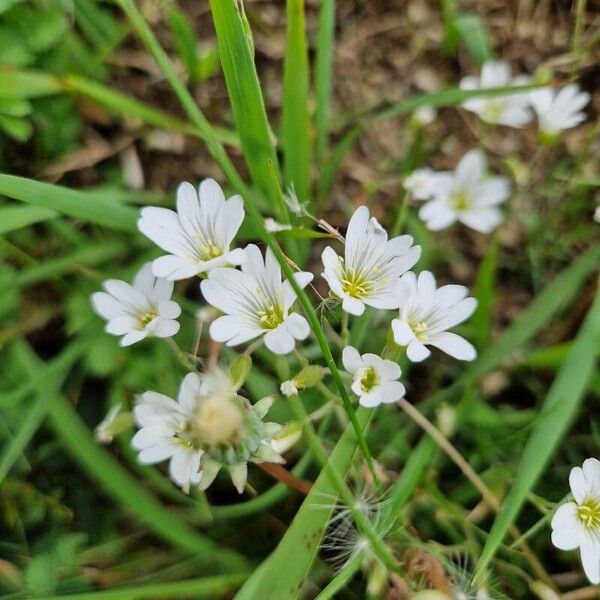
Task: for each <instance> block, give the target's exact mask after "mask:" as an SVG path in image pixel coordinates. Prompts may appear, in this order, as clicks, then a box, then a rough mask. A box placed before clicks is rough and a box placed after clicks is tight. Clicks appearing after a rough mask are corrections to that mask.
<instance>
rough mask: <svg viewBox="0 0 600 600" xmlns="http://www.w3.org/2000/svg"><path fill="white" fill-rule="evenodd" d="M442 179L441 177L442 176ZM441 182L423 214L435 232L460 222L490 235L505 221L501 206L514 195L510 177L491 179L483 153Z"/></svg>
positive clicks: (472, 155) (472, 156) (467, 156)
mask: <svg viewBox="0 0 600 600" xmlns="http://www.w3.org/2000/svg"><path fill="white" fill-rule="evenodd" d="M438 175H440V174H438ZM443 175H444V177H443V178H438V180H437V185H436V187H435V191H434V193H433V195H432V199H431V200H429V201H428V202H426V203H425V204H424V205H423V206H422V207H421V209H420V210H419V217H420V218H421V219H423V221H425V224H426V225H427V228H428V229H430V230H431V231H439V230H440V229H445V228H446V227H448V226H450V225H452V224H453V223H455V222H456V221H460V222H461V223H463V224H464V225H466V226H467V227H471V229H475V231H479V232H481V233H489V232H490V231H492V230H493V229H495V228H496V227H497V226H498V225H499V224H500V222H501V221H502V211H501V210H500V209H499V208H498V205H499V204H502V203H503V202H505V201H506V199H507V198H508V196H509V194H510V182H509V180H508V179H507V178H506V177H488V176H487V159H486V157H485V154H484V153H483V152H482V151H481V150H477V149H476V150H471V151H469V152H467V153H466V154H465V155H464V156H463V157H462V158H461V159H460V162H459V163H458V165H457V167H456V170H455V171H454V172H453V173H451V174H449V175H448V174H446V173H445V172H444V173H443Z"/></svg>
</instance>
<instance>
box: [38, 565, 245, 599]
mask: <svg viewBox="0 0 600 600" xmlns="http://www.w3.org/2000/svg"><path fill="white" fill-rule="evenodd" d="M247 577H248V574H247V573H245V572H242V573H233V574H231V575H216V576H214V577H204V578H201V579H189V580H188V581H169V582H166V583H146V584H143V585H131V586H123V587H116V588H113V589H110V590H103V591H100V592H79V593H77V594H66V595H61V596H47V597H45V600H151V599H153V598H156V600H164V599H165V598H170V599H175V598H196V599H197V600H216V598H221V597H223V598H224V597H227V598H229V597H230V596H231V593H232V592H233V591H234V590H235V589H236V588H237V587H238V586H239V585H240V584H241V583H242V582H243V581H244V580H245V579H246V578H247Z"/></svg>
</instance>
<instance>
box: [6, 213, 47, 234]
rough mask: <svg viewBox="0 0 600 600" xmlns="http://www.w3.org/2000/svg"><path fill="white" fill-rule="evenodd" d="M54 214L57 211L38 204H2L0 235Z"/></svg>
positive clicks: (43, 219)
mask: <svg viewBox="0 0 600 600" xmlns="http://www.w3.org/2000/svg"><path fill="white" fill-rule="evenodd" d="M56 216H57V213H56V212H54V211H53V210H50V209H48V208H41V207H38V206H2V207H0V235H3V234H6V233H10V232H11V231H15V230H17V229H21V228H22V227H27V226H28V225H33V224H35V223H40V222H42V221H47V220H48V219H52V218H54V217H56Z"/></svg>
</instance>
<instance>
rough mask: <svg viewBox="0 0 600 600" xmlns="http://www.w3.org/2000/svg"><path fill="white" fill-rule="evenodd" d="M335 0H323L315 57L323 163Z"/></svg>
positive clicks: (319, 152) (317, 125)
mask: <svg viewBox="0 0 600 600" xmlns="http://www.w3.org/2000/svg"><path fill="white" fill-rule="evenodd" d="M334 30H335V0H322V2H321V8H320V9H319V32H318V35H317V55H316V58H315V103H316V105H315V129H316V143H315V157H316V162H317V165H322V164H323V159H324V158H325V156H326V154H327V150H328V145H329V128H330V112H331V90H332V88H333V36H334Z"/></svg>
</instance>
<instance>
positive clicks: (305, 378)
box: [293, 365, 326, 390]
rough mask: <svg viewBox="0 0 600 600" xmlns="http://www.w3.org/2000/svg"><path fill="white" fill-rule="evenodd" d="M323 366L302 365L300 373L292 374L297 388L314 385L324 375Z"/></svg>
mask: <svg viewBox="0 0 600 600" xmlns="http://www.w3.org/2000/svg"><path fill="white" fill-rule="evenodd" d="M325 371H326V370H325V367H322V366H321V365H309V366H308V367H304V369H302V371H300V373H298V374H296V375H295V376H294V379H293V381H294V383H295V384H296V387H297V388H298V389H299V390H302V389H304V388H307V387H311V386H313V385H316V384H317V383H319V382H320V381H322V380H323V377H325Z"/></svg>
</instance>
